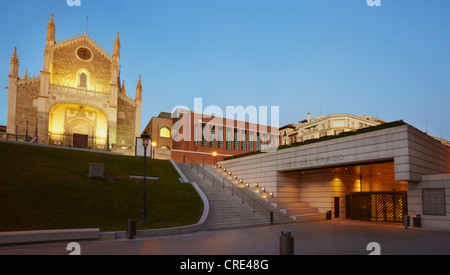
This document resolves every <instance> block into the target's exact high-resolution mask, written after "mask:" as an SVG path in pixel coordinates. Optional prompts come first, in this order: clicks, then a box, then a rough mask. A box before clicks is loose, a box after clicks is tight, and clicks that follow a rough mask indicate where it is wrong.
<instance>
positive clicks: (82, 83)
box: [78, 73, 87, 89]
mask: <svg viewBox="0 0 450 275" xmlns="http://www.w3.org/2000/svg"><path fill="white" fill-rule="evenodd" d="M78 87H80V88H85V89H86V88H87V75H86V74H85V73H81V74H80V84H79V85H78Z"/></svg>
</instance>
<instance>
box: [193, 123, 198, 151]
mask: <svg viewBox="0 0 450 275" xmlns="http://www.w3.org/2000/svg"><path fill="white" fill-rule="evenodd" d="M197 136H198V130H197V125H194V146H195V147H197V146H198V142H197V140H198V139H197Z"/></svg>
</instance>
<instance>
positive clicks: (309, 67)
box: [0, 0, 450, 139]
mask: <svg viewBox="0 0 450 275" xmlns="http://www.w3.org/2000/svg"><path fill="white" fill-rule="evenodd" d="M80 2H81V6H79V7H76V6H74V7H70V6H69V5H68V4H67V1H66V0H15V1H12V0H10V1H5V0H2V1H1V10H0V37H1V38H2V41H1V43H0V82H1V83H0V87H1V89H0V125H6V121H7V102H8V91H7V90H6V89H5V88H4V87H7V86H8V74H9V63H10V59H11V55H12V53H13V49H14V46H17V47H18V55H19V60H20V75H21V76H23V75H24V72H25V69H28V73H29V75H33V74H39V73H40V70H42V64H43V51H44V47H45V37H46V28H47V24H48V21H49V19H50V14H51V13H54V19H55V23H56V39H57V40H58V41H59V40H61V39H64V38H70V37H72V36H75V35H78V34H80V33H83V32H84V30H85V25H86V17H88V18H89V19H88V33H89V34H90V35H91V36H92V38H93V39H95V40H96V41H97V43H98V44H100V45H101V46H102V47H104V48H105V49H106V50H107V51H108V52H110V53H112V51H113V45H114V40H115V38H116V34H117V32H120V39H121V44H122V50H121V78H122V79H123V80H125V84H126V87H127V92H128V93H129V94H130V95H132V96H133V97H134V96H135V87H136V84H137V81H138V77H139V75H142V83H143V88H144V91H143V107H142V124H141V127H142V128H143V127H144V126H145V125H146V124H147V123H148V121H149V120H150V118H151V117H152V116H157V115H158V114H159V113H160V112H162V111H165V112H170V111H172V109H173V108H174V107H175V106H178V105H184V106H187V107H189V108H191V109H193V108H194V98H202V101H203V108H206V107H207V106H210V105H216V106H218V107H220V108H222V110H224V115H225V110H226V106H243V107H248V106H255V107H257V108H258V107H259V106H268V108H269V109H270V107H271V106H279V126H283V125H286V124H289V123H298V121H300V120H303V119H305V118H306V115H307V113H311V116H312V117H315V116H318V115H320V114H322V115H329V114H338V113H349V114H354V115H357V114H362V115H371V116H377V117H380V118H382V119H384V120H386V121H395V120H400V119H402V120H404V121H405V122H407V123H409V124H411V125H412V126H414V127H416V128H418V129H420V130H422V131H426V129H428V132H429V133H430V134H432V135H435V136H438V137H445V138H447V139H450V122H449V118H450V93H449V92H450V16H449V14H450V1H448V0H433V1H426V0H381V6H374V7H370V6H369V5H368V4H367V1H366V0H145V1H140V0H129V1H124V0H122V1H119V0H80ZM266 120H268V123H271V121H270V117H269V118H266ZM271 124H274V123H273V122H272V123H271Z"/></svg>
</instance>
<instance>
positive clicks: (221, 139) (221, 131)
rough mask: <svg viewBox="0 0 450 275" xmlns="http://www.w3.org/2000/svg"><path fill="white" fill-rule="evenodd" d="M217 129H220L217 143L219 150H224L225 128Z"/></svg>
mask: <svg viewBox="0 0 450 275" xmlns="http://www.w3.org/2000/svg"><path fill="white" fill-rule="evenodd" d="M216 127H218V130H217V132H218V136H217V143H218V146H219V148H223V126H216Z"/></svg>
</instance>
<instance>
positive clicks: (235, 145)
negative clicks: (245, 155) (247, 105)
mask: <svg viewBox="0 0 450 275" xmlns="http://www.w3.org/2000/svg"><path fill="white" fill-rule="evenodd" d="M234 150H239V139H238V130H237V129H234Z"/></svg>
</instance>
